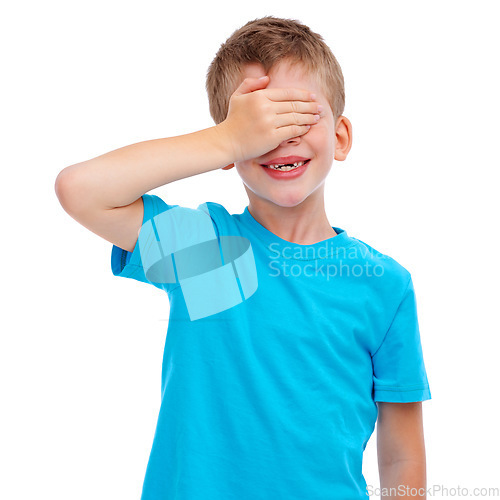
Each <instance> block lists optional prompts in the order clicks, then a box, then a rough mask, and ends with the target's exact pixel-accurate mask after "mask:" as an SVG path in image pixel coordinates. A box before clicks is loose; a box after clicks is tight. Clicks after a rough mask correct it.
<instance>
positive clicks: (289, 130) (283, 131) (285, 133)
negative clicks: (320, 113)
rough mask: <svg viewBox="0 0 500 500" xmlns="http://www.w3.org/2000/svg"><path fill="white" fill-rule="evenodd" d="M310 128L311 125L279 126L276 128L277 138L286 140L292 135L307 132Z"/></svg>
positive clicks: (295, 135)
mask: <svg viewBox="0 0 500 500" xmlns="http://www.w3.org/2000/svg"><path fill="white" fill-rule="evenodd" d="M310 129H311V125H289V126H288V127H281V128H279V129H277V130H278V138H279V140H280V141H281V142H283V141H288V140H289V139H293V138H294V137H299V136H301V135H304V134H307V132H309V130H310Z"/></svg>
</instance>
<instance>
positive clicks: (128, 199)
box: [56, 126, 233, 210]
mask: <svg viewBox="0 0 500 500" xmlns="http://www.w3.org/2000/svg"><path fill="white" fill-rule="evenodd" d="M232 161H233V160H232V158H231V154H230V152H229V149H228V147H227V144H225V141H224V138H223V135H222V134H221V133H220V131H219V128H218V127H217V126H214V127H210V128H207V129H204V130H200V131H198V132H193V133H190V134H185V135H180V136H176V137H168V138H163V139H153V140H149V141H144V142H139V143H135V144H131V145H129V146H125V147H122V148H120V149H116V150H114V151H110V152H109V153H106V154H103V155H101V156H98V157H96V158H93V159H91V160H88V161H84V162H82V163H77V164H75V165H71V166H69V167H66V168H65V169H64V170H62V171H61V173H60V174H59V176H58V180H61V179H63V178H64V179H65V180H64V181H62V182H63V183H64V184H65V189H66V198H68V199H69V198H72V199H71V200H68V203H72V204H73V205H72V206H73V208H74V209H75V210H78V209H79V208H80V209H85V208H88V207H93V208H95V207H99V208H103V209H108V208H115V207H122V206H125V205H129V204H131V203H133V202H134V201H135V200H137V199H138V198H139V197H140V196H142V195H143V194H145V193H147V192H148V191H150V190H152V189H155V188H157V187H159V186H163V185H164V184H169V183H171V182H174V181H176V180H179V179H184V178H186V177H191V176H193V175H197V174H201V173H203V172H208V171H210V170H216V169H219V168H222V167H224V166H226V165H228V164H229V163H232ZM57 182H58V181H57V180H56V184H57ZM68 193H69V194H68Z"/></svg>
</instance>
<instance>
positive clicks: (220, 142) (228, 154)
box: [212, 120, 243, 166]
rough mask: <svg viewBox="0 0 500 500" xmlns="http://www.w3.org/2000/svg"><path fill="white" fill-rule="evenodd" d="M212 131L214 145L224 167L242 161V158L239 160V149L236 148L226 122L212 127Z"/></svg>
mask: <svg viewBox="0 0 500 500" xmlns="http://www.w3.org/2000/svg"><path fill="white" fill-rule="evenodd" d="M212 129H213V136H214V139H213V140H214V144H215V146H216V147H217V149H218V150H219V151H220V153H221V155H222V157H223V158H224V162H225V164H224V166H226V165H229V164H231V163H234V162H236V161H242V160H243V158H240V156H241V155H240V154H238V151H239V149H240V148H238V147H237V144H236V141H235V139H234V137H233V135H232V134H231V130H230V127H229V126H228V123H227V121H226V120H224V121H223V122H220V123H219V124H218V125H215V126H214V127H212Z"/></svg>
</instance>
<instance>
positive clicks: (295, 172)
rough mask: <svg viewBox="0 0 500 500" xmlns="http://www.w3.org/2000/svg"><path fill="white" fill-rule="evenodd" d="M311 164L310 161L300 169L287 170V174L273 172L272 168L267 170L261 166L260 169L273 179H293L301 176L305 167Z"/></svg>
mask: <svg viewBox="0 0 500 500" xmlns="http://www.w3.org/2000/svg"><path fill="white" fill-rule="evenodd" d="M309 163H311V160H309V161H307V162H306V163H304V165H302V166H301V167H297V168H294V169H293V170H289V171H288V172H283V171H281V170H274V169H272V168H267V167H264V166H262V165H261V166H262V168H263V169H264V170H265V171H266V172H267V174H268V175H270V176H271V177H272V178H273V179H295V178H296V177H299V176H301V175H302V174H303V173H304V172H305V171H306V168H307V166H308V165H309Z"/></svg>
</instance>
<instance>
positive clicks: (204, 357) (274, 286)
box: [111, 194, 431, 500]
mask: <svg viewBox="0 0 500 500" xmlns="http://www.w3.org/2000/svg"><path fill="white" fill-rule="evenodd" d="M142 198H143V202H144V221H143V226H142V228H141V233H140V236H139V239H138V242H137V244H136V246H135V248H134V250H133V252H127V251H125V250H123V249H121V248H119V247H117V246H113V249H112V256H111V265H112V272H113V274H114V275H115V276H122V277H126V278H133V279H136V280H138V281H142V282H144V283H148V284H152V285H153V286H155V287H157V288H159V289H161V290H164V291H165V292H167V296H168V299H169V303H170V316H169V324H168V330H167V337H166V343H165V350H164V355H163V364H162V379H161V407H160V411H159V415H158V422H157V427H156V432H155V435H154V440H153V444H152V449H151V454H150V458H149V462H148V465H147V470H146V475H145V479H144V484H143V490H142V497H141V500H167V499H168V500H174V499H176V500H235V499H238V500H271V499H272V500H275V499H277V498H279V499H286V500H304V499H307V500H336V499H338V500H351V499H352V500H358V499H365V500H366V498H368V494H367V490H366V482H365V479H364V477H363V474H362V458H363V451H364V449H365V447H366V444H367V442H368V439H369V438H370V436H371V435H372V433H373V430H374V427H375V422H376V419H377V414H378V413H377V412H378V408H377V405H376V403H375V402H376V401H389V402H396V403H405V402H414V401H424V400H428V399H431V394H430V390H429V385H428V381H427V374H426V370H425V366H424V360H423V355H422V347H421V342H420V333H419V326H418V319H417V308H416V298H415V291H414V287H413V283H412V279H411V275H410V273H409V272H408V271H407V270H406V269H405V268H404V267H403V266H401V265H400V264H398V263H397V262H396V261H395V260H394V259H392V258H391V257H388V256H387V255H384V254H382V253H380V252H378V251H377V250H375V249H374V248H372V247H370V246H369V245H367V244H366V243H364V242H362V241H360V240H358V239H356V238H353V237H352V236H348V234H347V232H346V231H345V230H344V229H341V228H338V227H334V226H333V228H334V229H335V231H336V233H337V235H336V236H333V237H331V238H329V239H327V240H324V241H321V242H318V243H315V244H312V245H298V244H295V243H290V242H288V241H285V240H283V239H281V238H280V237H278V236H277V235H275V234H274V233H272V232H271V231H269V230H268V229H266V228H265V227H264V226H262V225H261V224H260V223H259V222H257V220H256V219H254V218H253V216H252V215H251V214H250V212H249V211H248V207H247V208H245V210H244V211H243V213H241V214H229V213H228V212H227V210H226V209H225V208H224V207H223V206H222V205H220V204H218V203H213V202H206V203H204V204H202V205H200V206H199V207H198V208H197V209H191V208H186V207H179V206H178V205H168V204H166V203H165V202H164V201H163V200H162V199H161V198H160V197H158V196H156V195H147V194H145V195H144V196H143V197H142ZM174 209H175V210H174ZM170 210H172V212H170V213H168V212H166V211H170ZM159 214H162V216H159ZM169 215H173V217H170V218H166V216H169ZM157 216H158V217H157ZM161 217H165V219H161V220H160V218H161ZM142 236H144V237H143V238H142V239H141V237H142ZM197 236H199V238H197ZM231 238H232V239H231ZM167 240H168V241H167ZM146 260H147V265H146V264H145V261H146ZM198 292H200V293H198Z"/></svg>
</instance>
